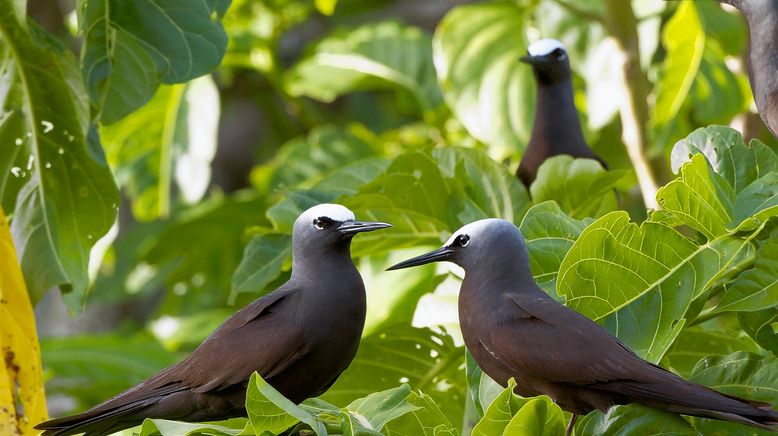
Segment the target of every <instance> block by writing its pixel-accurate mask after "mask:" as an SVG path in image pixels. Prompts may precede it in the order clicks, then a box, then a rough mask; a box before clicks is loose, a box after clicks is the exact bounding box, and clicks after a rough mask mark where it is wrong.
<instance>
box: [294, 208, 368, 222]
mask: <svg viewBox="0 0 778 436" xmlns="http://www.w3.org/2000/svg"><path fill="white" fill-rule="evenodd" d="M322 216H326V217H328V218H332V219H333V220H335V221H354V218H355V217H354V212H352V211H350V210H349V209H348V208H346V207H344V206H341V205H339V204H331V203H323V204H318V205H316V206H313V207H312V208H310V209H308V210H306V211H305V212H303V213H302V214H300V217H299V218H297V221H310V222H313V220H315V219H316V218H319V217H322Z"/></svg>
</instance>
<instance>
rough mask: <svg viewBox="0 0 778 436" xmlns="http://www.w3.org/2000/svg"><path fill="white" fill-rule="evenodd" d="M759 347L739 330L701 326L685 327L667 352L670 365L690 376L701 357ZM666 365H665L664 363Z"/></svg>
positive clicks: (755, 349) (754, 349) (753, 349)
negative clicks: (713, 328)
mask: <svg viewBox="0 0 778 436" xmlns="http://www.w3.org/2000/svg"><path fill="white" fill-rule="evenodd" d="M758 350H759V347H757V345H756V344H755V343H754V341H752V340H751V339H750V338H749V337H748V336H746V335H745V334H743V333H742V332H739V331H737V330H710V329H705V328H702V327H700V326H692V327H689V328H685V329H684V330H683V331H682V332H681V334H680V335H678V338H677V339H676V340H675V343H674V344H673V348H672V349H671V350H670V351H669V352H668V353H667V356H666V359H667V362H668V365H667V366H668V367H670V368H671V369H672V370H673V372H676V373H678V374H680V375H681V376H682V377H684V378H688V377H689V375H691V373H692V369H693V368H694V365H696V364H697V362H699V361H700V359H702V358H704V357H708V356H710V355H713V354H729V353H734V352H736V351H753V352H757V351H758ZM663 366H664V365H663Z"/></svg>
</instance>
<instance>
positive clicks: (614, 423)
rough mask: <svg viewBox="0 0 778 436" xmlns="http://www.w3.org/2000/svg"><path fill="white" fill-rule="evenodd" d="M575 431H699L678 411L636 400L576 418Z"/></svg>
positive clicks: (605, 435)
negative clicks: (649, 406)
mask: <svg viewBox="0 0 778 436" xmlns="http://www.w3.org/2000/svg"><path fill="white" fill-rule="evenodd" d="M575 427H576V434H578V433H580V434H585V435H598V436H615V435H627V434H646V435H648V434H651V435H660V434H672V435H688V436H697V435H698V434H699V433H697V431H696V430H695V429H694V428H693V427H692V425H691V424H689V422H688V421H686V420H685V419H683V418H682V417H681V416H680V415H678V414H675V413H670V412H664V411H661V410H657V409H650V408H648V407H644V406H641V405H638V404H629V405H626V406H615V407H611V408H610V410H608V413H605V414H603V413H601V412H594V413H590V414H588V415H586V416H585V417H583V419H581V420H580V421H578V423H577V425H576V426H575Z"/></svg>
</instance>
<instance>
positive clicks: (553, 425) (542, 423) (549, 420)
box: [502, 395, 565, 436]
mask: <svg viewBox="0 0 778 436" xmlns="http://www.w3.org/2000/svg"><path fill="white" fill-rule="evenodd" d="M564 431H565V421H564V416H563V415H562V409H560V408H559V406H557V405H556V404H554V403H553V402H552V401H551V398H549V397H547V396H545V395H543V396H540V397H537V398H532V399H531V400H529V401H527V402H526V403H525V404H524V405H523V406H522V407H521V409H519V411H518V412H517V413H516V414H515V415H513V418H511V420H510V421H509V422H508V425H507V426H506V427H505V430H503V432H502V434H503V436H555V435H560V434H562V433H564Z"/></svg>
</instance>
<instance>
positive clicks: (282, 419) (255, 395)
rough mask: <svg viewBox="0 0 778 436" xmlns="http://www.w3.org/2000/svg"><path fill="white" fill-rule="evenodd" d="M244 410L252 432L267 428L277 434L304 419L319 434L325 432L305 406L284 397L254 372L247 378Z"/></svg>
mask: <svg viewBox="0 0 778 436" xmlns="http://www.w3.org/2000/svg"><path fill="white" fill-rule="evenodd" d="M246 412H247V413H248V417H249V422H250V423H251V426H252V427H254V432H255V434H263V433H264V432H266V431H269V432H271V433H273V434H278V433H281V432H282V431H284V430H286V429H288V428H289V427H292V426H293V425H294V424H296V423H298V422H304V423H305V424H308V425H309V426H310V427H311V429H313V431H314V432H315V433H316V434H317V435H318V436H326V435H327V430H326V429H325V428H324V424H322V423H321V422H320V421H319V420H317V419H316V417H314V416H313V415H311V414H310V413H308V411H306V410H305V409H303V408H301V407H300V406H297V405H296V404H294V403H292V402H291V401H289V400H288V399H286V398H284V396H283V395H281V394H280V393H279V392H278V391H277V390H275V389H273V387H272V386H270V385H269V384H268V383H267V382H266V381H265V380H263V379H262V377H260V376H259V375H258V374H257V373H256V372H255V373H254V374H252V375H251V379H249V384H248V390H247V391H246Z"/></svg>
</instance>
